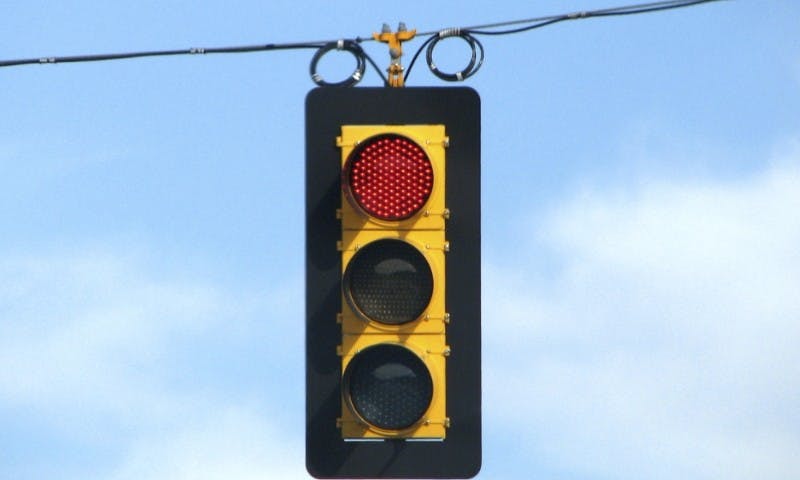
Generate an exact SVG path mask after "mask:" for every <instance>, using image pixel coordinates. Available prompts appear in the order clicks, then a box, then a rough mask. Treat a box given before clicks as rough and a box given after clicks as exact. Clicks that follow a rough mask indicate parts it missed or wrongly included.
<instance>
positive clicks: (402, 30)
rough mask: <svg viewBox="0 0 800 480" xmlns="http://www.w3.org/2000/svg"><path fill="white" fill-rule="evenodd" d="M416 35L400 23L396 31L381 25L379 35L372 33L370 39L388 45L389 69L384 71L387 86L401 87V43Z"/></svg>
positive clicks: (414, 31) (402, 82) (415, 32)
mask: <svg viewBox="0 0 800 480" xmlns="http://www.w3.org/2000/svg"><path fill="white" fill-rule="evenodd" d="M416 34H417V31H416V30H408V29H406V24H405V23H403V22H400V25H398V26H397V31H396V32H392V29H391V28H389V25H387V24H385V23H384V24H383V29H382V30H381V33H373V34H372V38H374V39H375V40H377V41H379V42H384V43H388V44H389V58H390V62H389V68H388V69H386V71H387V72H388V73H389V86H390V87H402V86H403V84H404V81H403V64H402V63H401V62H400V59H401V58H402V56H403V42H405V41H408V40H411V39H412V38H414V36H415V35H416Z"/></svg>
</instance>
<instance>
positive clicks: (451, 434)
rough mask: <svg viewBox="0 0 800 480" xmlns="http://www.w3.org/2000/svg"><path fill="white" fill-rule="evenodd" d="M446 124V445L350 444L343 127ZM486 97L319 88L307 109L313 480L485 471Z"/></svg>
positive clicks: (444, 91)
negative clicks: (341, 217) (345, 423)
mask: <svg viewBox="0 0 800 480" xmlns="http://www.w3.org/2000/svg"><path fill="white" fill-rule="evenodd" d="M377 124H404V125H405V124H443V125H445V133H446V135H447V136H448V137H449V138H450V146H449V148H447V150H446V158H447V166H446V167H447V173H446V182H447V184H446V186H445V194H446V205H447V207H448V208H449V209H450V211H451V216H450V219H449V220H448V222H447V227H446V228H447V229H446V237H447V240H448V241H449V242H450V252H449V253H447V256H446V269H447V272H446V275H447V286H446V305H447V311H448V312H449V313H450V315H451V323H450V324H449V325H448V327H447V343H448V345H450V347H451V350H452V353H451V355H450V357H448V359H447V375H446V376H447V415H448V417H449V418H450V419H451V427H450V428H449V429H448V431H447V438H446V439H445V440H444V441H441V442H411V441H402V440H392V441H383V442H345V441H343V440H342V438H341V433H340V431H339V429H338V428H337V427H336V419H337V417H339V416H340V415H341V393H340V381H341V372H340V370H341V358H340V357H339V356H337V354H336V347H337V345H339V344H340V343H341V328H340V325H338V324H337V323H336V314H337V313H339V312H340V311H341V293H340V288H341V287H340V280H341V253H340V252H338V251H337V249H336V242H337V241H338V240H340V239H341V225H340V223H339V221H338V220H337V219H336V209H337V208H339V207H340V203H341V193H340V192H341V190H340V189H341V185H340V167H339V165H340V156H341V152H340V150H339V148H338V147H337V146H336V137H337V136H339V135H341V126H342V125H377ZM480 253H481V249H480V98H479V96H478V94H477V93H476V92H475V91H474V90H472V89H470V88H318V89H315V90H312V91H311V92H309V94H308V96H307V98H306V468H307V469H308V471H309V473H311V474H312V475H313V476H315V477H317V478H469V477H473V476H475V475H476V474H477V473H478V471H479V470H480V466H481V345H480V312H481V303H480V293H481V288H480V267H481V265H480Z"/></svg>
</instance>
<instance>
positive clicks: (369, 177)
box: [346, 135, 433, 220]
mask: <svg viewBox="0 0 800 480" xmlns="http://www.w3.org/2000/svg"><path fill="white" fill-rule="evenodd" d="M348 166H349V168H348V171H347V178H346V181H347V183H348V184H349V188H350V193H351V195H352V197H353V199H354V200H355V201H356V203H358V205H359V206H360V207H361V209H362V210H364V211H365V212H366V213H367V214H369V215H371V216H373V217H376V218H379V219H381V220H402V219H405V218H409V217H410V216H412V215H414V214H415V213H416V212H418V211H419V210H420V209H421V208H422V206H423V205H425V202H426V201H427V200H428V197H429V196H430V194H431V190H432V189H433V167H432V166H431V162H430V160H429V159H428V156H427V155H426V154H425V152H424V151H423V150H422V148H420V146H419V145H417V144H416V143H414V142H412V141H411V140H409V139H407V138H405V137H401V136H399V135H385V136H381V137H377V138H374V139H371V140H368V141H367V143H365V144H362V145H361V146H360V147H359V148H358V149H357V150H356V151H354V152H353V156H352V157H351V158H350V160H349V162H348Z"/></svg>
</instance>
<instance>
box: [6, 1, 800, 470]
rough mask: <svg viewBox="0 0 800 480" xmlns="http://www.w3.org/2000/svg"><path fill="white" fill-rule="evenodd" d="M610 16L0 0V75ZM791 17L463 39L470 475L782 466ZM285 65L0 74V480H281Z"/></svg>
mask: <svg viewBox="0 0 800 480" xmlns="http://www.w3.org/2000/svg"><path fill="white" fill-rule="evenodd" d="M615 5H616V4H615V3H613V2H611V3H607V2H601V1H597V0H591V1H589V0H586V1H578V0H573V1H570V2H553V1H549V2H537V3H535V4H534V3H531V2H501V3H491V4H490V3H487V2H471V1H467V2H417V1H410V2H403V3H402V4H399V5H397V4H387V3H371V4H367V6H363V5H362V4H361V3H360V2H351V1H342V2H303V3H299V4H298V2H294V1H292V2H289V1H274V2H248V1H226V2H221V1H208V2H203V3H202V4H200V5H198V4H197V2H186V1H158V2H156V1H141V2H128V3H125V4H118V3H116V2H90V1H71V2H61V3H58V4H53V3H52V2H44V1H28V2H14V3H13V4H7V5H4V7H3V9H2V10H3V15H2V16H0V32H2V33H0V38H2V41H0V58H2V59H11V58H26V57H40V56H51V55H69V54H82V53H96V52H117V51H131V50H148V49H162V48H188V47H209V46H224V45H239V44H253V43H270V42H291V41H303V40H320V39H333V38H339V37H353V36H357V35H360V36H366V35H368V34H370V33H371V32H372V31H375V30H377V29H378V28H380V25H381V24H382V23H383V22H389V23H391V24H395V23H396V22H397V21H399V20H403V21H405V22H406V23H407V24H408V25H409V27H411V28H414V27H416V28H418V29H420V30H423V31H426V30H434V29H437V28H440V27H448V26H455V25H474V24H480V23H489V22H495V21H503V20H510V19H517V18H529V17H535V16H539V15H546V14H553V13H562V12H567V11H575V10H582V9H592V8H602V7H607V6H615ZM798 19H800V5H798V4H797V3H796V2H791V1H788V0H785V1H772V2H747V1H730V2H720V3H715V4H710V5H704V6H701V7H697V8H692V9H684V10H679V11H672V12H664V13H658V14H650V15H643V16H630V17H625V18H608V19H593V20H585V21H580V22H568V23H563V24H559V25H555V26H552V27H548V28H546V29H542V30H538V31H535V32H529V33H525V34H520V35H514V36H504V37H496V38H485V39H484V40H483V41H484V45H485V47H486V61H485V64H484V67H483V69H482V70H481V71H480V72H479V73H478V74H477V75H476V76H475V77H473V78H471V79H470V80H469V81H468V82H466V84H467V85H469V86H471V87H473V88H475V89H476V90H477V91H478V92H479V93H480V95H481V97H482V106H483V119H482V121H483V136H482V142H483V152H482V155H483V178H482V188H483V192H482V195H483V205H482V212H483V245H482V252H483V349H484V367H483V378H484V393H483V398H484V440H483V446H484V459H483V470H482V472H481V474H480V478H543V479H570V480H571V479H598V480H600V479H638V478H653V479H662V478H663V479H667V478H686V479H711V478H729V479H749V478H759V479H786V478H798V476H800V456H798V452H800V415H798V409H797V405H798V402H800V367H799V365H800V353H798V352H799V351H798V349H797V345H798V344H800V297H799V296H798V295H797V292H798V291H800V249H799V248H798V247H797V246H798V245H799V244H800V214H798V211H800V115H798V112H800V34H798V30H797V25H798ZM420 42H421V41H415V42H413V43H411V44H409V47H410V49H411V50H412V51H413V48H414V47H415V46H417V45H419V44H420ZM447 43H450V44H449V45H447V44H443V46H442V49H441V50H440V51H437V63H438V64H440V65H441V66H442V67H443V69H446V68H448V67H455V66H458V65H461V63H462V62H463V58H464V57H463V55H464V54H465V53H466V52H464V50H463V49H461V48H459V45H458V43H457V42H454V41H450V42H447ZM365 48H366V49H367V51H368V52H369V53H370V54H371V55H373V56H374V57H375V58H376V59H380V63H381V64H385V63H386V57H385V50H384V49H383V48H382V47H380V46H378V45H376V44H373V43H369V44H366V45H365ZM311 53H312V52H310V51H295V52H273V53H258V54H247V55H228V56H205V57H201V56H197V57H175V58H159V59H141V60H127V61H118V62H109V63H93V64H71V65H67V64H62V65H50V66H28V67H19V68H8V69H0V90H1V91H2V92H3V93H2V94H0V98H1V99H2V111H3V114H2V115H0V430H2V432H3V433H2V435H0V478H9V479H19V480H23V479H42V478H59V479H114V480H123V479H153V480H160V479H167V478H169V479H171V480H174V479H221V478H226V479H227V478H237V479H250V478H253V479H255V478H306V473H305V468H304V455H303V448H304V441H303V421H304V417H303V401H304V391H303V388H304V385H303V368H304V366H303V322H304V312H303V298H304V293H303V288H304V287H303V278H302V275H303V241H304V240H303V238H304V232H303V221H304V220H303V215H304V210H303V198H304V197H303V188H304V184H303V181H304V180H303V178H304V177H303V175H304V173H303V162H304V151H303V148H304V147H303V146H304V139H303V135H304V132H303V128H304V118H303V111H304V99H305V95H306V93H307V92H308V90H309V89H311V88H312V87H313V84H312V82H311V81H310V79H309V78H308V75H307V70H308V62H309V61H310V59H311ZM348 66H349V60H337V59H328V60H326V61H325V63H324V64H323V67H324V69H325V73H328V74H329V75H331V76H332V75H335V74H336V73H337V72H341V71H342V70H343V69H346V67H348ZM421 67H423V65H422V64H420V65H417V66H415V69H414V73H413V75H412V76H411V78H410V80H409V85H410V86H430V85H442V83H441V82H440V81H439V80H438V79H436V78H435V77H433V76H432V75H431V74H430V73H429V72H428V71H427V70H426V69H425V68H421ZM378 84H379V80H378V78H377V76H376V75H375V73H374V72H372V71H368V73H367V76H366V79H365V80H364V81H363V82H362V84H361V85H371V86H375V85H378Z"/></svg>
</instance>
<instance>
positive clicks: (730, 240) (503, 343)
mask: <svg viewBox="0 0 800 480" xmlns="http://www.w3.org/2000/svg"><path fill="white" fill-rule="evenodd" d="M798 212H800V149H799V148H796V146H795V148H794V149H793V150H791V151H790V152H789V153H788V154H787V153H784V155H783V157H782V158H779V159H778V161H776V162H775V163H774V165H773V166H772V167H771V168H769V169H768V170H767V171H765V172H762V173H760V174H758V175H755V176H753V177H751V178H747V179H741V180H738V181H730V182H724V183H723V182H718V183H710V182H706V183H701V182H694V183H691V182H684V183H677V182H660V183H650V184H644V185H642V186H639V187H637V188H636V190H635V191H632V192H612V193H609V192H600V191H592V190H586V191H584V192H582V193H581V194H579V195H577V196H576V197H575V198H574V199H573V200H571V201H570V202H568V203H567V204H565V205H563V206H561V207H560V208H557V209H556V210H555V211H554V212H553V214H552V217H551V218H550V219H549V220H548V221H546V222H544V223H541V224H540V230H538V231H537V232H536V233H535V234H536V235H537V236H538V238H539V239H541V240H542V242H541V244H544V245H546V247H548V248H550V249H551V251H550V252H547V253H555V255H556V256H557V258H558V259H559V261H560V262H561V263H560V267H559V269H558V270H557V272H556V273H555V274H553V275H551V276H550V277H548V278H542V277H541V276H539V277H537V276H534V275H530V274H525V273H520V271H521V270H524V269H514V271H513V272H510V270H511V269H507V268H499V267H492V266H488V267H486V269H485V277H484V285H485V286H486V287H485V300H484V306H485V310H484V319H485V321H484V325H486V326H487V327H486V328H487V330H486V334H485V339H486V342H485V343H486V347H485V351H486V353H485V355H486V358H487V366H486V368H485V370H484V372H485V386H484V392H485V404H486V406H487V419H486V425H487V429H489V431H490V432H491V433H492V434H493V435H509V434H513V435H517V436H519V435H522V434H524V433H527V435H522V436H521V437H520V438H521V439H522V445H521V447H520V448H522V449H523V450H524V451H525V456H526V458H531V459H532V460H531V462H533V463H534V464H538V465H549V467H550V468H553V469H555V470H563V471H566V472H572V473H575V474H578V476H581V477H584V478H606V477H609V478H675V477H681V478H731V479H736V478H756V477H757V478H776V479H777V478H794V477H797V476H798V475H800V460H799V459H798V457H797V455H796V452H797V451H800V416H799V415H797V413H796V411H797V408H796V406H797V401H798V392H800V350H799V349H798V348H797V345H800V295H798V294H797V292H800V248H799V247H798V246H799V245H800V214H798ZM509 333H513V335H509ZM509 337H510V338H509ZM512 355H513V358H514V361H513V362H510V363H509V360H510V359H511V358H512ZM495 358H496V359H503V361H502V362H501V361H497V360H493V359H495ZM512 386H513V387H512ZM509 391H514V392H515V394H514V395H513V396H509V395H508V392H509ZM495 422H500V423H495ZM495 425H505V426H507V427H495Z"/></svg>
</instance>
